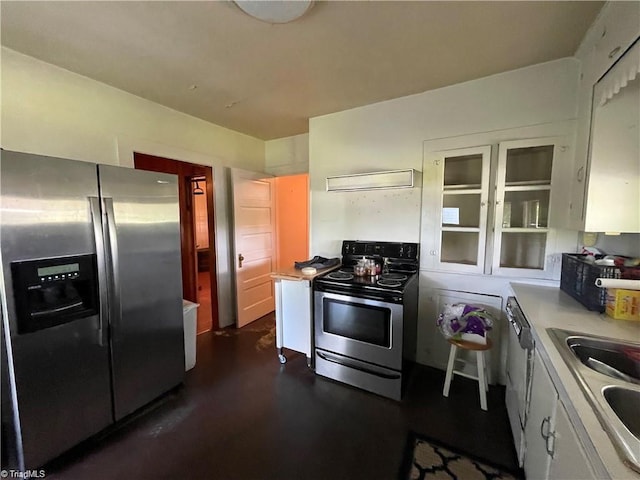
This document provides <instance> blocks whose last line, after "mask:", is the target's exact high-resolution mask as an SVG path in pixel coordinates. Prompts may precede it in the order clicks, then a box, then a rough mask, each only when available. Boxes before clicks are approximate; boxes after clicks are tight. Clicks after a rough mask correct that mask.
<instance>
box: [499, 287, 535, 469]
mask: <svg viewBox="0 0 640 480" xmlns="http://www.w3.org/2000/svg"><path fill="white" fill-rule="evenodd" d="M506 309H507V319H508V320H509V341H508V347H507V388H506V393H505V403H506V405H507V413H508V416H509V424H510V425H511V431H512V433H513V439H514V443H515V447H516V452H517V455H518V463H519V465H520V466H522V465H523V462H524V452H525V441H524V428H525V425H526V423H527V414H528V406H529V397H530V395H531V378H532V373H533V347H534V342H533V337H532V335H531V326H530V325H529V322H528V321H527V319H526V317H525V316H524V314H523V313H522V310H521V309H520V306H519V305H518V302H517V300H516V298H515V297H509V298H508V299H507V308H506Z"/></svg>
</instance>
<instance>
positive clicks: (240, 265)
mask: <svg viewBox="0 0 640 480" xmlns="http://www.w3.org/2000/svg"><path fill="white" fill-rule="evenodd" d="M243 260H244V257H243V256H242V254H241V253H240V254H238V268H242V261H243Z"/></svg>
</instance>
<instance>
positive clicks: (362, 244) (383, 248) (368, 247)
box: [342, 240, 419, 260]
mask: <svg viewBox="0 0 640 480" xmlns="http://www.w3.org/2000/svg"><path fill="white" fill-rule="evenodd" d="M418 247H419V246H418V244H417V243H403V242H366V241H359V240H345V241H344V242H342V255H343V256H345V255H365V256H378V257H387V258H397V259H406V260H418V258H419V253H418V251H419V248H418Z"/></svg>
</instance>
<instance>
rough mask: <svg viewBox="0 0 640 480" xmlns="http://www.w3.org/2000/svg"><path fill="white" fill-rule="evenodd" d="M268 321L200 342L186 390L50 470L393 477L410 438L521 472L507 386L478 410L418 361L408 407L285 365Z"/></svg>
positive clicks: (292, 356)
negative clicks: (410, 435) (446, 391)
mask: <svg viewBox="0 0 640 480" xmlns="http://www.w3.org/2000/svg"><path fill="white" fill-rule="evenodd" d="M273 324H274V320H273V316H267V317H265V318H264V319H261V320H258V321H257V322H254V323H253V324H251V325H248V326H247V327H245V328H243V329H242V330H234V329H230V330H224V331H222V332H207V333H205V334H203V335H200V336H198V353H197V364H196V367H195V368H194V369H193V370H191V371H189V372H188V373H187V375H186V379H185V382H184V385H183V386H182V387H180V388H178V389H177V390H175V391H174V392H171V393H170V394H169V395H168V396H166V397H165V398H164V399H163V400H162V401H160V402H158V404H156V405H155V406H154V407H153V408H150V409H148V410H147V411H146V412H144V414H141V415H138V416H136V417H135V418H132V419H131V420H129V421H128V422H127V424H125V425H124V426H122V427H120V428H119V429H117V430H116V431H113V432H111V433H109V434H108V435H106V436H103V438H100V439H94V440H92V441H89V442H86V443H85V444H83V445H82V446H80V447H79V448H77V449H75V450H74V451H72V452H70V453H69V454H67V455H65V456H63V457H61V458H60V459H58V460H56V461H54V462H53V463H52V464H50V465H47V466H45V469H46V471H47V474H48V477H50V478H61V479H78V478H91V479H92V480H95V479H115V478H136V479H147V478H148V479H160V478H167V479H178V478H190V479H261V480H262V479H278V480H288V479H296V480H297V479H305V480H309V479H331V480H336V479H350V480H352V479H368V480H370V479H374V480H376V479H389V480H392V479H396V478H398V474H399V471H400V469H401V463H402V458H403V454H404V452H405V448H406V441H407V436H408V433H409V432H410V431H415V432H418V433H420V434H423V435H427V436H429V437H432V438H434V439H437V440H440V441H441V442H444V443H446V444H449V445H452V446H456V447H458V448H460V449H462V450H464V451H467V452H469V453H471V454H474V455H476V456H479V457H481V458H483V459H485V460H488V461H492V462H494V463H497V464H501V465H504V466H506V467H508V468H510V469H514V468H516V458H515V451H514V447H513V442H512V439H511V433H510V431H509V426H508V421H507V414H506V410H505V406H504V388H503V387H494V386H491V387H490V391H489V397H488V403H489V411H488V412H483V411H482V410H481V409H480V406H479V401H478V394H477V389H476V383H475V382H472V381H470V380H467V379H464V378H460V377H456V378H455V379H454V382H453V384H452V387H451V393H450V396H449V398H444V397H442V393H441V392H442V383H443V380H444V372H441V371H439V370H436V369H432V368H428V367H422V366H417V367H416V368H415V369H414V371H413V372H412V375H411V378H410V381H409V383H408V388H407V392H406V394H405V396H404V399H403V401H402V402H395V401H392V400H388V399H385V398H381V397H378V396H376V395H373V394H370V393H367V392H363V391H360V390H358V389H355V388H352V387H349V386H345V385H342V384H339V383H336V382H333V381H331V380H327V379H325V378H322V377H319V376H316V375H314V373H313V372H312V371H311V370H309V369H308V368H307V365H306V359H305V357H304V356H303V355H301V354H298V353H294V352H288V355H287V356H288V359H289V360H288V362H287V363H286V364H285V365H280V364H279V363H278V359H277V356H276V352H275V346H274V344H273V333H274V332H273Z"/></svg>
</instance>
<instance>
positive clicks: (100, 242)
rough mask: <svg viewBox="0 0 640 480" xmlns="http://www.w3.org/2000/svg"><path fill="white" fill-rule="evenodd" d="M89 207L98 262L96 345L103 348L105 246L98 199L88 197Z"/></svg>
mask: <svg viewBox="0 0 640 480" xmlns="http://www.w3.org/2000/svg"><path fill="white" fill-rule="evenodd" d="M89 207H90V209H91V224H92V226H93V236H94V239H95V243H96V257H97V262H98V294H99V296H100V313H99V316H98V318H99V320H98V322H99V327H98V344H99V345H100V346H101V347H104V346H105V345H106V344H107V326H106V321H107V315H108V312H107V304H108V301H107V299H108V297H107V295H108V294H107V270H106V263H105V245H104V237H103V234H102V216H101V214H100V199H99V198H98V197H89Z"/></svg>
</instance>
